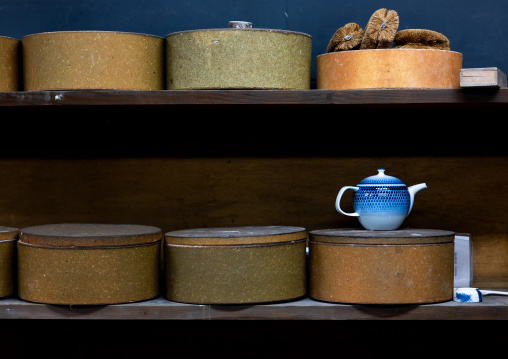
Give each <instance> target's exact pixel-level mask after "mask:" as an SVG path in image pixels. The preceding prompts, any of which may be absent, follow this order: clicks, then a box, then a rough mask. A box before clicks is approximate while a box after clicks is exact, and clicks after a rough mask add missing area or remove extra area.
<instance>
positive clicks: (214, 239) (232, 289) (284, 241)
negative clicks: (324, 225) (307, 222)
mask: <svg viewBox="0 0 508 359" xmlns="http://www.w3.org/2000/svg"><path fill="white" fill-rule="evenodd" d="M305 249H306V231H305V229H304V228H300V227H286V226H246V227H226V228H200V229H187V230H180V231H173V232H168V233H166V234H165V244H164V254H165V272H166V297H167V299H169V300H172V301H176V302H184V303H195V304H249V303H265V302H277V301H283V300H290V299H295V298H298V297H301V296H303V295H305V294H306V271H305Z"/></svg>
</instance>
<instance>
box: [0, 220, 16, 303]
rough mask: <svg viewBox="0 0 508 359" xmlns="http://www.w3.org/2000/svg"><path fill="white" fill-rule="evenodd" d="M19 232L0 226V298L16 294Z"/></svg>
mask: <svg viewBox="0 0 508 359" xmlns="http://www.w3.org/2000/svg"><path fill="white" fill-rule="evenodd" d="M18 234H19V230H18V229H17V228H12V227H2V226H0V297H7V296H11V295H14V294H15V293H16V242H17V241H18Z"/></svg>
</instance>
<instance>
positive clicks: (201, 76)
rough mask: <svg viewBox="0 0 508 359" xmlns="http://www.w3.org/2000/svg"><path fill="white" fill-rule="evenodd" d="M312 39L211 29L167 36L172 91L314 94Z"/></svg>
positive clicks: (273, 32) (259, 31) (290, 34)
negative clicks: (294, 91)
mask: <svg viewBox="0 0 508 359" xmlns="http://www.w3.org/2000/svg"><path fill="white" fill-rule="evenodd" d="M311 51H312V37H311V36H310V35H307V34H303V33H299V32H293V31H284V30H269V29H231V28H226V29H208V30H192V31H183V32H177V33H172V34H169V35H167V36H166V86H167V88H168V89H170V90H180V89H242V88H244V89H309V88H310V71H311Z"/></svg>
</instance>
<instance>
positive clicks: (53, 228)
mask: <svg viewBox="0 0 508 359" xmlns="http://www.w3.org/2000/svg"><path fill="white" fill-rule="evenodd" d="M161 238H162V231H161V229H160V228H157V227H152V226H144V225H136V224H93V223H61V224H46V225H41V226H33V227H27V228H22V229H21V231H20V235H19V240H20V242H22V243H26V244H31V245H40V246H48V247H120V246H128V245H138V244H147V243H153V242H157V241H159V240H161Z"/></svg>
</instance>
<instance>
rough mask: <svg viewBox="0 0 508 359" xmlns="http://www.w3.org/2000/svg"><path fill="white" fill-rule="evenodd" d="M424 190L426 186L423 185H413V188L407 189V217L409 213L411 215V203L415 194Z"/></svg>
mask: <svg viewBox="0 0 508 359" xmlns="http://www.w3.org/2000/svg"><path fill="white" fill-rule="evenodd" d="M424 188H427V185H426V184H425V183H420V184H415V185H414V186H411V187H408V189H407V190H408V191H409V197H410V202H409V211H407V215H409V213H411V210H412V209H413V202H414V199H415V194H416V192H418V191H419V190H421V189H424Z"/></svg>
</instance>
